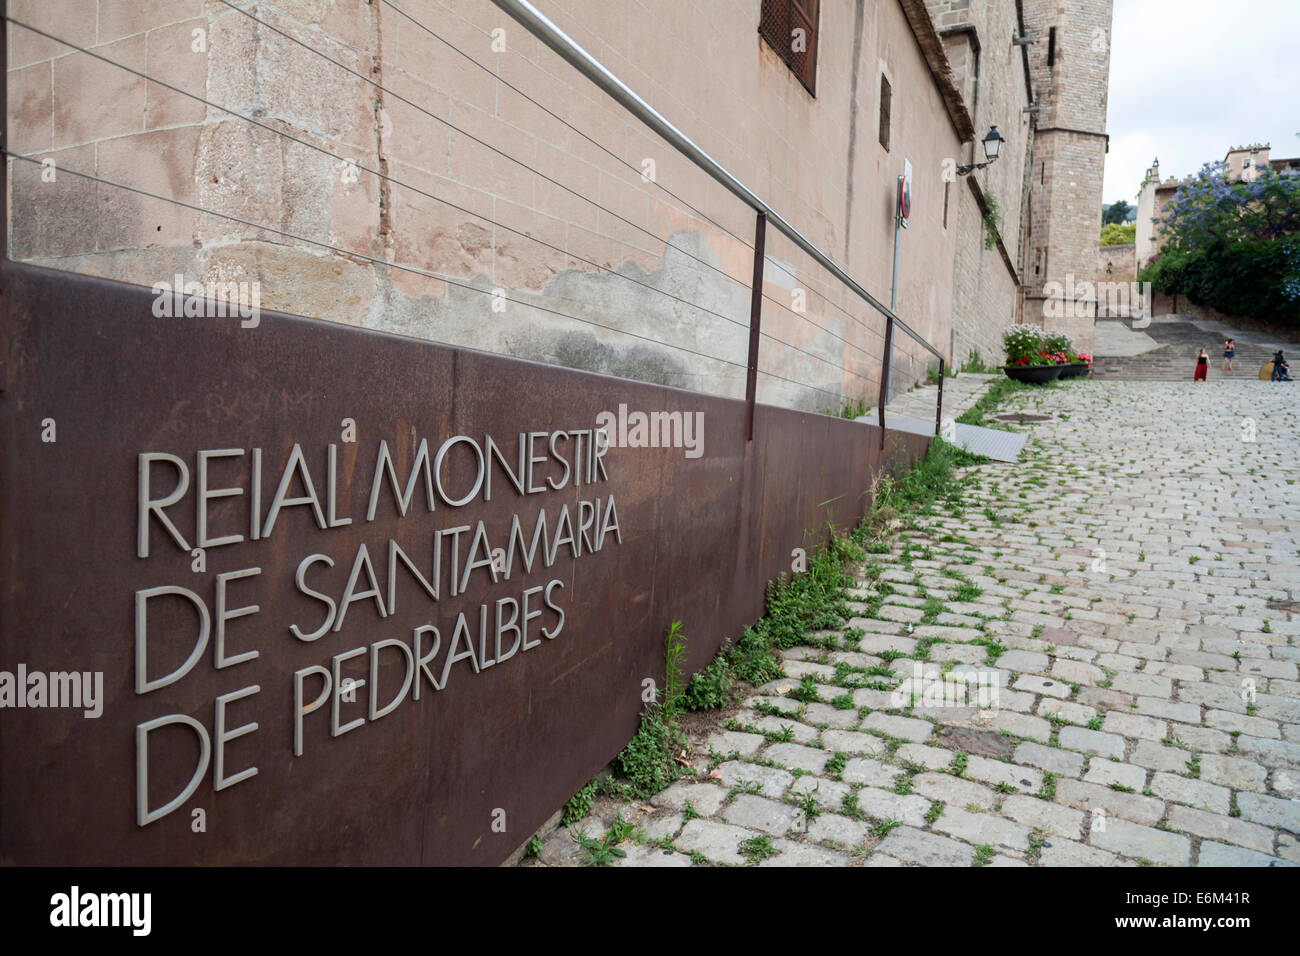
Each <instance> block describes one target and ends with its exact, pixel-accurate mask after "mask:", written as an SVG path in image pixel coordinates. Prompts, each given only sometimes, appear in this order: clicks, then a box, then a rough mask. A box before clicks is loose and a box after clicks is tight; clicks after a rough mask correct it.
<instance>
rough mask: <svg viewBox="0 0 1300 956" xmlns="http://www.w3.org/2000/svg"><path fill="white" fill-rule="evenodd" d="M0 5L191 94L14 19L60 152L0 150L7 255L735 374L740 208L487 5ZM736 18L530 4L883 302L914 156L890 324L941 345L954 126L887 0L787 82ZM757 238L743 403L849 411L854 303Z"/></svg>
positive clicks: (725, 11)
mask: <svg viewBox="0 0 1300 956" xmlns="http://www.w3.org/2000/svg"><path fill="white" fill-rule="evenodd" d="M1007 5H1008V6H1010V5H1011V4H1010V0H1008V2H1007ZM9 6H10V12H11V15H12V16H13V17H14V18H15V19H16V20H18V21H21V22H25V23H28V24H31V25H33V26H36V27H39V28H41V29H43V30H47V31H49V32H50V33H53V34H55V35H56V36H60V37H63V38H65V39H67V40H69V41H71V42H72V43H75V44H77V45H79V46H82V47H85V48H87V49H89V50H91V51H92V52H93V53H97V54H100V55H102V56H104V57H106V58H108V59H110V60H114V61H117V62H120V63H122V64H124V65H126V66H129V67H131V68H133V69H135V70H138V71H139V72H140V73H143V74H146V75H148V76H150V77H153V78H155V79H158V80H165V81H166V82H167V83H169V84H171V85H172V86H174V87H176V88H178V89H180V90H183V91H185V92H187V93H191V94H194V96H197V97H201V98H202V99H204V100H207V101H208V102H207V104H205V103H204V102H200V101H199V100H196V99H194V98H191V97H187V96H185V95H184V94H183V93H178V92H175V91H173V90H171V89H168V88H166V87H164V86H162V85H160V84H159V83H157V82H150V81H149V80H146V79H144V78H142V77H141V76H137V75H132V74H130V73H127V72H124V71H123V70H120V69H118V68H117V67H114V66H112V65H109V64H107V63H104V62H102V61H100V60H96V59H95V58H94V57H93V56H90V55H88V54H87V53H80V52H76V51H75V50H72V49H70V48H68V47H65V46H62V45H60V44H57V43H55V42H53V41H50V40H47V39H44V38H42V37H39V36H36V35H35V34H32V33H30V32H28V31H25V30H23V29H22V28H21V27H20V26H18V25H17V24H13V25H11V27H10V30H9V35H10V50H9V67H10V72H9V84H10V101H9V104H8V109H9V114H10V129H11V132H12V142H11V147H12V149H13V150H14V151H15V152H17V153H19V154H26V155H30V156H31V157H33V158H35V159H38V160H44V159H49V160H51V161H52V162H53V163H54V164H55V165H54V167H53V169H55V170H57V172H56V174H55V176H54V177H53V179H52V181H49V180H47V179H46V178H45V177H43V176H42V172H43V170H42V168H41V167H40V166H37V165H34V164H32V163H30V162H26V161H24V160H17V159H15V160H12V161H11V196H12V205H11V221H10V224H9V226H10V235H11V243H12V245H11V254H12V255H13V256H14V257H15V258H26V259H30V260H33V261H36V262H39V263H42V264H46V265H52V266H56V267H58V268H65V269H72V270H75V271H80V272H87V273H91V274H96V275H104V276H109V277H112V278H117V279H123V280H126V281H131V282H137V283H142V284H146V285H152V284H154V283H157V282H160V281H167V282H171V281H172V279H173V276H175V275H177V274H180V275H183V276H184V277H185V279H186V280H196V281H200V282H209V281H219V280H220V281H234V282H238V281H245V282H250V283H251V282H256V283H258V284H259V286H260V306H261V308H264V309H283V310H286V311H291V312H297V313H301V314H305V315H310V316H316V317H319V318H322V319H327V320H331V321H338V322H345V323H349V324H353V325H360V326H366V327H370V328H376V329H382V330H386V331H391V332H397V333H401V334H406V335H412V336H417V337H420V338H427V339H433V340H437V341H442V342H447V343H450V344H455V345H466V346H472V347H475V348H480V349H486V350H490V351H494V352H501V353H505V354H510V355H515V356H519V357H523V358H529V359H536V360H541V361H546V362H553V363H558V364H563V365H569V366H574V367H581V368H586V369H591V370H594V371H600V372H607V373H610V374H615V375H620V376H625V377H629V378H635V379H640V380H643V381H653V382H662V383H664V384H669V385H675V386H682V387H687V388H692V389H697V390H701V391H706V392H712V393H716V394H724V395H731V396H737V395H740V394H742V393H743V388H744V379H745V371H744V364H745V357H746V349H747V326H748V319H749V299H750V295H749V289H748V286H749V282H750V274H751V258H752V254H751V252H750V250H749V248H747V247H748V245H749V244H750V243H751V242H752V240H753V231H754V217H753V214H752V212H751V211H750V210H749V209H748V208H746V207H745V206H744V205H743V204H741V203H740V202H739V201H737V200H735V199H734V197H731V196H730V195H729V194H728V193H726V192H725V191H724V190H723V189H722V188H721V187H720V186H718V185H717V184H716V183H714V182H713V181H712V180H711V179H709V178H708V177H707V176H706V175H705V174H703V173H702V172H699V171H698V170H696V169H695V168H694V167H693V166H691V165H690V164H689V163H687V162H686V161H685V160H684V159H682V158H680V157H679V156H678V154H677V153H676V152H675V151H674V150H672V149H671V148H669V147H667V146H666V145H665V144H663V143H662V142H659V141H658V140H656V139H655V138H654V137H652V136H651V135H650V134H648V133H647V132H646V131H645V130H644V128H643V127H642V126H641V125H640V124H639V123H638V122H637V121H635V120H633V119H632V118H631V117H630V116H629V115H628V114H627V113H626V112H625V111H623V110H622V109H621V108H620V107H618V106H616V105H615V104H614V103H613V102H612V101H611V100H610V99H609V98H608V97H606V96H605V95H604V94H603V93H600V92H599V91H597V90H596V89H594V88H593V87H592V86H591V84H589V83H588V82H586V81H585V80H583V79H581V78H580V77H579V76H578V74H577V73H576V72H575V71H574V70H572V69H571V68H570V67H568V66H567V64H564V63H563V62H562V61H561V60H560V59H559V58H558V57H557V56H555V55H554V54H552V53H551V52H550V51H549V50H547V49H546V48H544V47H543V46H542V45H541V44H540V43H538V42H537V41H535V40H534V39H533V38H532V37H531V36H529V35H528V34H527V33H526V32H525V31H524V30H523V29H522V28H521V27H518V26H517V25H516V24H515V23H514V22H513V21H511V20H509V18H507V17H506V16H505V15H504V14H502V13H500V12H499V11H498V10H497V8H496V7H495V6H494V5H492V4H491V3H490V2H488V0H445V2H436V0H397V2H396V3H395V4H394V5H388V4H385V3H381V2H378V0H369V2H367V0H279V2H277V3H269V2H262V0H240V2H239V3H237V4H236V6H237V7H238V8H239V9H235V8H234V7H232V6H230V5H228V4H226V3H222V2H219V0H145V2H136V0H11V2H10V5H9ZM759 6H760V5H759V4H758V3H757V2H751V0H719V2H718V6H717V9H715V10H712V11H711V13H712V15H711V16H708V17H700V16H699V15H698V10H697V9H696V8H695V7H693V6H691V5H689V4H676V3H672V4H642V3H639V2H635V0H618V2H606V0H544V2H540V3H539V7H540V8H541V9H542V11H543V12H544V13H545V14H546V15H547V16H549V17H551V18H552V19H553V20H554V21H555V22H556V23H557V24H558V25H559V26H560V27H561V28H562V29H564V30H565V31H567V32H568V33H569V34H570V36H572V37H573V38H574V39H575V40H576V41H577V42H579V43H580V44H582V45H583V46H584V47H585V48H586V49H587V50H589V51H590V52H591V53H592V54H593V55H595V56H596V57H598V58H599V59H600V60H601V61H602V62H604V63H605V64H606V65H607V66H608V67H609V68H610V69H611V70H612V71H613V72H614V73H615V74H616V75H618V76H619V77H621V78H623V79H624V80H625V81H626V82H627V83H628V84H629V85H630V86H631V87H632V88H634V89H636V90H637V91H638V92H639V93H640V94H641V95H642V96H644V97H645V98H646V99H647V100H648V101H650V102H651V103H653V104H654V105H655V107H656V108H657V109H659V110H660V111H661V112H662V113H664V114H665V115H666V116H667V117H669V118H670V120H671V121H672V122H674V123H675V124H676V125H677V126H678V127H679V128H680V129H682V130H683V131H684V132H685V133H686V134H687V135H688V136H691V137H692V138H694V139H695V140H696V141H697V142H698V143H699V144H700V145H701V146H702V147H703V148H704V149H705V150H706V151H708V152H709V153H710V154H711V155H713V156H714V157H715V158H716V159H717V160H718V161H719V162H721V163H722V164H723V165H724V166H726V167H728V168H729V169H730V170H732V171H733V172H734V173H735V174H736V175H737V176H738V177H739V178H740V179H741V180H742V181H744V182H745V183H746V184H748V185H749V186H750V187H751V188H753V189H754V191H755V192H756V193H758V194H759V195H760V196H763V197H764V198H766V199H767V200H768V201H769V202H770V203H771V204H772V205H773V206H774V207H775V208H776V209H778V210H780V211H781V212H782V214H783V215H785V216H786V218H787V219H789V220H790V221H791V222H792V223H793V224H794V225H795V226H796V228H798V229H799V230H800V231H802V232H803V233H804V234H805V235H806V236H807V237H808V238H809V239H811V240H812V241H813V242H814V243H817V244H818V245H819V246H821V247H822V248H823V249H826V250H828V251H829V252H830V253H831V255H832V256H836V257H838V258H839V259H840V261H841V263H842V264H843V265H844V266H845V267H846V268H847V269H848V271H849V272H850V273H851V274H853V275H854V276H855V277H857V278H858V280H859V281H860V282H862V284H863V285H864V286H865V287H866V288H867V289H868V290H870V291H871V292H872V293H873V294H874V295H876V297H877V298H879V299H880V300H881V301H883V302H886V303H888V301H889V292H890V269H891V262H892V243H893V219H892V216H893V202H894V183H895V177H896V176H897V175H898V174H899V173H901V172H902V165H903V159H904V158H908V159H910V160H911V162H912V165H913V168H914V170H915V186H914V189H915V195H916V197H917V198H916V209H915V211H914V215H913V217H912V223H911V228H910V229H909V230H908V233H907V236H906V242H907V246H908V249H909V253H910V254H908V255H906V256H904V257H903V259H902V262H901V264H900V275H899V313H900V315H901V316H902V317H903V318H904V319H905V321H907V322H908V323H909V324H911V325H912V326H913V327H914V328H915V329H917V331H918V332H919V333H920V334H921V335H923V336H924V337H926V338H927V339H929V340H930V341H932V342H936V343H938V344H939V345H940V347H944V346H946V345H947V343H948V342H949V341H950V340H951V333H950V323H951V319H952V303H953V298H954V293H953V282H954V270H953V262H954V257H955V251H956V246H957V242H958V236H957V233H956V230H955V229H954V228H953V219H954V218H955V216H954V214H953V212H952V210H951V209H950V213H949V216H950V218H949V226H948V228H947V229H945V228H944V225H943V206H942V194H943V182H942V179H941V170H942V168H943V165H942V161H943V159H945V158H948V157H953V156H956V155H957V154H958V146H959V144H958V141H957V134H956V133H955V131H954V127H953V124H952V122H951V120H950V118H949V116H948V113H947V111H946V109H945V106H944V103H943V101H942V99H941V96H940V93H939V91H938V88H937V85H936V83H935V82H934V78H933V76H932V75H931V73H930V71H929V67H928V66H927V65H926V63H925V61H924V59H923V57H922V54H921V52H920V50H919V48H918V44H917V40H916V37H915V35H914V34H913V33H912V31H911V28H910V26H909V25H908V22H907V20H906V18H905V16H904V14H903V12H902V9H901V7H900V6H899V4H898V3H895V2H881V3H876V2H867V0H854V2H844V3H838V2H837V3H833V4H831V3H827V4H823V5H822V13H821V26H820V49H819V54H818V77H817V84H816V95H815V96H813V95H810V94H809V93H808V91H807V90H805V89H804V87H803V86H802V85H801V84H800V83H799V81H798V80H797V78H796V77H795V76H794V74H793V73H792V72H791V71H790V69H789V68H788V67H787V66H786V65H785V64H784V63H783V62H782V61H781V60H780V59H779V57H778V56H777V54H776V53H775V52H774V51H773V50H772V49H771V48H770V47H768V46H767V44H766V42H765V41H763V40H762V39H760V38H759V36H758V32H757V30H758V19H759ZM395 7H396V9H395ZM399 10H400V11H401V12H400V13H399ZM259 21H260V22H259ZM426 28H427V29H426ZM430 31H433V32H432V33H431V32H430ZM494 31H500V32H499V33H494ZM434 33H436V34H437V36H435V35H433V34H434ZM444 41H445V42H444ZM471 61H477V63H478V64H482V65H483V66H486V67H487V69H486V70H485V69H481V68H480V66H477V65H475V63H474V62H471ZM882 74H883V75H885V76H887V77H888V78H889V79H890V82H891V85H892V87H893V91H894V104H893V111H892V129H891V145H890V148H889V149H888V150H887V149H885V148H884V147H882V146H881V145H880V144H879V142H878V137H877V132H878V131H877V117H878V115H879V95H880V94H879V90H880V77H881V75H882ZM508 84H509V85H508ZM511 85H513V86H514V87H517V88H518V89H519V90H522V91H523V93H526V94H527V97H531V98H532V100H535V101H536V102H535V103H534V102H530V100H529V99H528V98H527V97H525V96H523V95H521V94H520V93H519V92H516V91H515V90H514V89H512V88H511ZM380 86H382V87H384V88H385V89H383V90H381V89H380V88H379V87H380ZM232 114H239V115H232ZM551 114H555V115H554V116H553V115H551ZM556 116H558V117H561V118H562V119H564V120H566V121H568V122H569V123H571V124H572V125H573V126H574V127H576V128H577V129H578V130H580V131H581V134H580V133H578V132H575V131H574V130H573V129H570V128H569V127H567V126H566V125H564V123H562V122H560V121H559V120H558V119H557V118H556ZM447 124H453V125H454V126H455V127H458V128H459V130H461V131H463V132H460V131H457V130H456V129H452V128H451V127H450V126H449V125H447ZM282 134H284V135H282ZM611 154H613V155H611ZM354 164H355V165H354ZM75 172H85V173H89V174H92V175H95V176H98V177H101V178H103V179H106V180H110V181H112V182H114V183H120V184H123V185H125V186H128V187H133V188H135V189H137V190H141V191H143V192H146V193H154V194H157V195H159V196H162V197H169V198H171V199H176V200H180V201H181V202H184V203H187V204H190V205H191V206H194V207H200V208H202V209H204V210H210V211H211V213H208V212H200V211H196V210H194V209H191V208H186V207H183V206H179V205H176V204H174V203H170V202H167V201H164V200H163V199H155V198H150V197H148V196H146V195H141V194H140V193H132V192H129V191H126V190H123V189H121V188H118V187H116V186H110V185H104V184H98V183H95V182H93V181H91V180H87V179H85V178H81V177H78V176H76V175H75V174H74V173H75ZM651 173H652V175H651ZM661 187H662V188H661ZM664 189H667V190H671V192H672V193H673V194H675V195H668V193H666V192H665V191H664ZM593 201H594V202H595V203H599V204H600V206H602V207H604V208H598V207H597V206H596V205H594V204H593ZM961 203H962V200H961V199H957V200H955V201H954V205H956V206H958V207H960V205H961ZM452 204H454V205H452ZM710 220H712V221H713V222H716V223H717V225H714V224H713V222H710ZM665 240H666V241H665ZM768 253H769V255H770V256H771V257H772V260H773V262H769V263H768V264H767V267H766V269H765V292H766V295H767V298H765V300H764V303H763V306H764V316H763V328H764V331H765V332H766V333H768V335H769V336H770V337H766V338H764V340H763V342H762V351H761V354H760V367H761V368H762V369H763V370H764V371H765V373H766V374H762V375H760V377H759V399H760V400H761V401H769V402H774V403H777V404H782V405H786V406H790V407H798V408H808V409H819V410H827V409H832V408H838V407H839V406H840V405H841V404H842V403H843V402H845V401H847V400H854V399H865V400H866V401H867V402H868V403H871V402H872V401H874V398H875V395H876V392H877V389H878V382H879V370H880V347H881V333H882V331H883V321H882V320H881V319H880V317H879V315H878V314H877V313H875V312H874V311H873V310H871V309H870V308H869V307H867V306H866V305H865V304H863V303H861V302H860V301H858V300H856V299H854V298H852V297H851V296H850V295H848V294H847V293H846V292H845V291H844V290H843V289H842V288H841V287H840V286H839V284H838V283H837V282H835V281H834V280H833V279H831V278H830V276H828V275H827V274H826V273H825V272H824V271H823V270H821V269H820V268H818V267H814V266H813V265H812V264H811V263H810V262H809V261H808V260H807V257H806V256H804V255H803V254H802V253H799V252H797V251H796V249H795V247H793V245H792V244H791V243H789V242H788V241H786V240H785V239H784V238H783V237H781V236H779V235H778V234H777V233H776V232H775V231H774V230H769V232H768ZM389 263H392V265H390V264H389ZM801 308H803V309H804V311H799V310H800V309H801ZM560 313H563V315H561V314H560ZM566 316H574V317H576V318H577V319H578V320H585V322H584V321H576V320H575V319H574V318H569V317H566ZM250 334H255V332H251V333H250ZM778 340H779V341H778ZM895 361H896V365H897V364H898V363H899V362H900V361H901V362H902V364H903V365H904V366H905V367H906V369H907V371H906V373H900V372H898V371H897V370H896V373H895V375H896V377H895V382H896V389H897V387H898V385H899V384H902V385H903V386H905V385H906V384H908V383H907V382H906V381H904V382H902V383H899V381H898V376H899V375H900V374H906V375H911V376H916V375H921V374H924V370H925V367H926V364H927V360H926V358H925V357H924V353H923V352H922V351H921V350H920V348H919V346H914V345H913V344H911V343H910V342H909V341H908V340H907V339H906V338H905V337H903V338H902V339H900V341H899V350H898V352H897V353H896V358H895ZM929 362H930V363H932V362H933V360H932V359H929Z"/></svg>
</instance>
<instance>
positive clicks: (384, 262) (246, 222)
mask: <svg viewBox="0 0 1300 956" xmlns="http://www.w3.org/2000/svg"><path fill="white" fill-rule="evenodd" d="M6 155H7V156H9V157H10V158H11V159H21V160H23V161H25V162H28V163H32V164H33V165H36V166H40V165H41V164H42V160H41V159H40V158H39V157H37V156H28V155H24V154H22V153H14V152H7V153H6ZM59 172H60V173H68V174H71V175H73V176H79V177H81V178H82V179H87V180H90V181H92V182H96V183H100V184H102V185H105V186H112V187H114V188H116V189H122V190H125V191H126V192H130V193H135V194H136V195H138V196H144V197H146V198H148V199H156V200H158V201H159V202H165V203H171V204H172V205H175V206H181V207H183V208H185V209H189V210H192V211H193V212H197V213H202V214H204V215H208V216H216V217H217V218H219V219H225V220H227V221H229V222H235V223H239V224H240V225H242V226H248V227H249V228H251V229H259V230H264V231H266V232H273V233H275V234H277V235H280V236H284V237H285V238H286V239H292V240H294V241H295V242H302V243H306V244H307V245H312V246H317V247H319V248H321V249H328V250H329V251H331V252H336V253H338V254H339V255H342V256H346V257H348V258H350V259H361V260H364V261H366V262H369V263H372V264H374V265H378V266H384V267H386V268H390V269H397V270H399V271H401V272H409V273H412V274H414V275H418V276H423V277H424V278H426V279H435V280H437V281H439V282H445V283H446V284H447V285H450V286H455V287H456V288H460V289H466V290H468V291H471V292H478V293H481V294H483V295H487V296H492V297H494V298H497V299H500V300H502V301H505V302H513V303H514V304H516V305H520V306H523V307H524V308H528V309H537V310H538V311H541V312H546V313H548V314H550V315H555V316H559V317H560V318H565V319H572V320H573V321H575V322H581V323H583V324H585V325H591V326H595V327H596V328H599V329H604V330H606V331H608V332H617V333H620V334H622V335H630V336H632V337H633V338H637V339H641V340H642V341H645V342H650V343H652V344H655V345H663V346H665V347H667V348H671V349H677V350H678V351H681V352H687V353H689V354H691V355H696V356H698V357H700V358H703V359H708V360H709V361H712V362H721V363H723V364H724V365H733V366H735V367H737V368H745V365H744V364H742V363H740V362H733V361H731V360H730V359H725V358H720V357H718V356H716V355H709V354H707V353H705V352H699V351H696V350H695V349H691V348H687V347H686V346H684V345H675V344H674V343H672V342H664V341H661V340H659V339H654V338H650V337H649V336H646V335H641V334H639V333H637V332H632V331H629V330H628V329H620V328H618V327H616V326H612V325H604V324H602V323H600V322H596V321H595V320H593V319H587V318H583V317H582V316H580V315H571V314H569V313H567V312H561V311H559V310H558V309H553V308H550V307H548V306H544V305H539V304H537V303H535V302H525V301H524V300H522V299H512V298H511V297H509V296H506V295H500V294H498V293H497V292H495V291H493V290H491V289H480V288H479V287H478V286H475V285H472V284H470V283H468V282H465V281H463V280H460V279H454V278H452V277H451V276H448V275H443V274H442V273H438V272H433V271H431V270H429V269H421V268H419V267H418V266H411V265H406V264H405V263H401V262H394V261H392V260H390V259H383V258H380V257H378V256H372V255H369V254H367V253H364V252H357V251H356V250H353V249H344V248H343V247H341V246H336V245H333V244H332V243H328V242H324V241H322V240H320V239H312V238H310V237H308V236H303V235H300V234H298V233H294V232H289V231H287V230H285V229H280V228H278V227H276V226H272V225H269V224H267V223H261V222H256V221H254V220H251V219H244V218H243V217H241V216H235V215H231V214H230V213H225V212H218V211H217V210H215V209H208V208H207V207H205V206H200V205H197V204H196V203H191V202H186V201H185V200H184V199H177V198H176V197H175V196H163V195H159V194H158V193H153V192H149V190H147V189H141V188H139V187H138V186H131V185H129V184H127V183H119V182H116V181H114V180H111V179H105V178H104V177H102V176H96V175H95V174H93V173H87V172H84V171H82V170H77V169H72V168H71V167H68V166H60V167H59ZM796 384H803V383H796Z"/></svg>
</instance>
